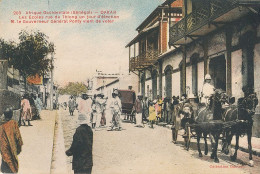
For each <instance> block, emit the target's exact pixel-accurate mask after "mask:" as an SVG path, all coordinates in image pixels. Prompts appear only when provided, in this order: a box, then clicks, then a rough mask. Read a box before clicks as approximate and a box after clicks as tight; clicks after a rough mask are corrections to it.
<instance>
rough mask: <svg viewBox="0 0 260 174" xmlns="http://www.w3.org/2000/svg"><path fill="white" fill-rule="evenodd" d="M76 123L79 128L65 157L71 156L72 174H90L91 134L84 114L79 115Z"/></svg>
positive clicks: (91, 163)
mask: <svg viewBox="0 0 260 174" xmlns="http://www.w3.org/2000/svg"><path fill="white" fill-rule="evenodd" d="M78 123H79V125H80V126H79V127H78V128H77V129H76V132H75V134H74V135H73V141H72V144H71V147H70V148H69V149H68V150H67V151H66V155H67V156H73V160H72V169H73V170H74V173H86V174H91V171H92V166H93V157H92V147H93V132H92V129H91V127H90V126H89V125H88V124H89V118H88V117H87V116H86V115H85V114H82V113H79V116H78Z"/></svg>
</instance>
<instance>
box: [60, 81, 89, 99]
mask: <svg viewBox="0 0 260 174" xmlns="http://www.w3.org/2000/svg"><path fill="white" fill-rule="evenodd" d="M58 91H59V94H61V95H64V94H68V95H73V96H78V95H79V94H82V93H86V92H87V91H88V89H87V86H86V85H85V84H84V83H82V82H81V83H79V82H69V84H68V85H66V86H65V87H64V88H59V89H58Z"/></svg>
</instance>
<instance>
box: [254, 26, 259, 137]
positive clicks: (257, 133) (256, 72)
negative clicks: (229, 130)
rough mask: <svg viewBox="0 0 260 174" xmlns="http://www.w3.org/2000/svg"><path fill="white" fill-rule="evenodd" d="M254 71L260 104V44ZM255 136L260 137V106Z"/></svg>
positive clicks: (256, 50)
mask: <svg viewBox="0 0 260 174" xmlns="http://www.w3.org/2000/svg"><path fill="white" fill-rule="evenodd" d="M259 31H260V28H258V32H259ZM259 33H260V32H259ZM254 54H255V57H254V63H255V64H254V70H255V74H254V76H255V79H254V80H255V81H254V85H255V92H256V94H257V97H258V103H260V81H259V75H260V44H256V45H255V50H254ZM253 136H256V137H260V104H258V106H257V107H256V114H255V115H254V126H253Z"/></svg>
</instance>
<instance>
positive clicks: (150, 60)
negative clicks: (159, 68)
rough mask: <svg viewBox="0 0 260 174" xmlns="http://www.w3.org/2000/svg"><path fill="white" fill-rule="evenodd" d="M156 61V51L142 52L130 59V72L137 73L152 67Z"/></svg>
mask: <svg viewBox="0 0 260 174" xmlns="http://www.w3.org/2000/svg"><path fill="white" fill-rule="evenodd" d="M157 59H158V50H151V51H147V52H144V53H142V54H140V55H138V56H136V57H131V58H130V62H129V70H130V71H139V70H142V69H145V68H147V67H149V66H152V65H153V64H154V63H155V62H156V61H157Z"/></svg>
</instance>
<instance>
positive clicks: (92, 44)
mask: <svg viewBox="0 0 260 174" xmlns="http://www.w3.org/2000/svg"><path fill="white" fill-rule="evenodd" d="M163 2H164V0H0V38H2V39H4V40H7V41H9V40H11V41H16V42H18V34H19V32H20V31H21V30H22V29H25V30H28V31H30V30H39V31H41V32H43V33H45V34H46V35H47V36H48V37H49V38H48V40H49V41H51V42H53V43H54V45H55V49H56V51H55V56H54V58H55V70H54V81H55V82H56V83H57V84H59V85H62V86H63V85H64V84H66V83H68V82H81V81H86V79H88V78H90V77H91V76H92V75H93V74H94V73H95V72H96V70H99V71H103V72H104V73H127V72H128V57H129V55H128V54H129V50H128V48H125V46H126V45H127V43H128V42H130V41H131V40H132V39H133V38H134V37H135V36H136V35H137V31H136V28H137V27H138V26H139V25H140V24H141V23H142V21H143V20H144V19H145V18H146V17H147V16H148V15H149V14H150V13H151V12H152V11H153V10H154V9H155V8H156V7H157V6H158V5H160V4H162V3H163ZM89 10H90V11H93V12H94V11H97V12H100V11H104V10H109V11H111V10H112V11H116V15H117V16H119V19H116V20H115V22H113V23H100V24H51V23H50V24H19V23H11V20H12V19H19V15H17V12H18V14H19V11H20V12H21V16H25V15H24V14H25V12H26V11H34V12H43V11H89ZM27 17H28V16H27Z"/></svg>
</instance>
